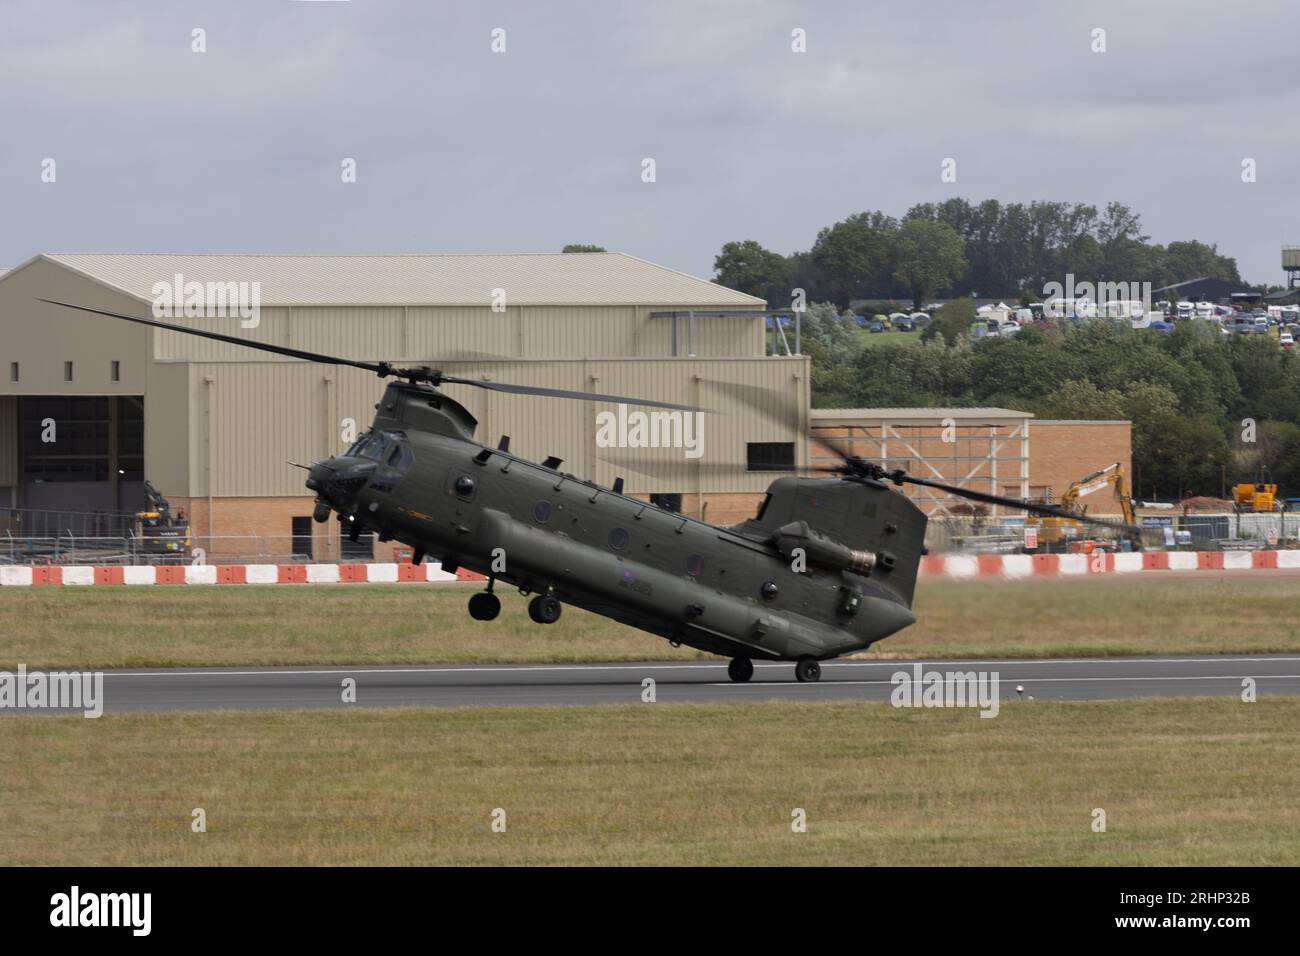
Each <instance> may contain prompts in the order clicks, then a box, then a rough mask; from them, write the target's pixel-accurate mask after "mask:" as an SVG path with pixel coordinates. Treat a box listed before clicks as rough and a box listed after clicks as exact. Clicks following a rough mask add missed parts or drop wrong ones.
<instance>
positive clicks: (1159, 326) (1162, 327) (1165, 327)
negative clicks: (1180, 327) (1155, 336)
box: [1147, 319, 1174, 332]
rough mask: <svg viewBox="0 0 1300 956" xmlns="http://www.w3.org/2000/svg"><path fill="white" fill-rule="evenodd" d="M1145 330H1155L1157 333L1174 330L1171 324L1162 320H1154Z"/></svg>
mask: <svg viewBox="0 0 1300 956" xmlns="http://www.w3.org/2000/svg"><path fill="white" fill-rule="evenodd" d="M1147 328H1148V329H1155V330H1156V331H1157V332H1172V331H1173V330H1174V326H1173V323H1172V322H1166V321H1164V320H1163V319H1156V320H1155V321H1154V322H1152V323H1151V324H1150V325H1148V326H1147Z"/></svg>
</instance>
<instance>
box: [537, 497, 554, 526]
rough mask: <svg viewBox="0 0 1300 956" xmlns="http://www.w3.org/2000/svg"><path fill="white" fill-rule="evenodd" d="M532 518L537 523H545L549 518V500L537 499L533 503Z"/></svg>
mask: <svg viewBox="0 0 1300 956" xmlns="http://www.w3.org/2000/svg"><path fill="white" fill-rule="evenodd" d="M533 519H534V520H535V521H536V522H537V523H538V524H546V522H548V521H550V520H551V503H550V502H549V501H539V502H537V504H535V505H533Z"/></svg>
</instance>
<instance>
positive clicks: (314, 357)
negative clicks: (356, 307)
mask: <svg viewBox="0 0 1300 956" xmlns="http://www.w3.org/2000/svg"><path fill="white" fill-rule="evenodd" d="M38 301H40V302H48V303H49V304H50V305H61V306H63V307H64V308H65V309H76V310H78V311H80V312H91V313H94V314H95V315H106V316H108V317H109V318H113V319H123V320H125V321H127V322H137V323H139V324H140V325H151V326H153V327H154V328H155V329H166V330H167V331H168V332H183V333H184V334H186V335H197V336H199V337H200V338H204V339H212V340H213V341H216V342H227V343H229V344H230V345H242V346H244V347H245V348H250V349H257V350H259V351H262V352H274V353H275V354H276V355H285V356H288V357H289V358H297V359H304V360H305V361H308V362H319V363H321V364H322V365H350V366H352V367H353V368H360V369H365V370H366V371H367V372H374V373H375V374H376V375H389V374H393V373H395V372H397V369H394V368H392V367H391V366H389V365H387V364H380V363H378V362H355V361H353V360H352V359H345V358H338V357H337V356H334V355H321V354H320V353H318V352H304V351H303V350H302V349H291V348H288V347H287V346H283V345H271V344H270V343H268V342H254V341H251V340H249V339H241V338H240V337H239V336H237V335H224V334H222V333H221V332H206V331H204V330H202V329H191V328H186V327H185V326H183V325H171V324H170V323H167V322H159V321H158V320H157V319H141V318H138V317H137V316H134V315H123V314H122V313H121V312H107V311H105V310H104V309H92V308H89V307H87V306H84V305H73V304H72V303H71V302H57V301H55V300H54V299H39V298H38Z"/></svg>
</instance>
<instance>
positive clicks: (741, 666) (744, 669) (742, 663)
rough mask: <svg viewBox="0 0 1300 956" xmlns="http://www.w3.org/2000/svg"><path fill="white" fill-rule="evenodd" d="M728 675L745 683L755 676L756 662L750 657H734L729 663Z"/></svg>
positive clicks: (738, 681) (737, 681)
mask: <svg viewBox="0 0 1300 956" xmlns="http://www.w3.org/2000/svg"><path fill="white" fill-rule="evenodd" d="M727 676H728V677H730V678H731V679H732V680H733V681H735V682H736V683H737V684H743V683H745V681H747V680H749V679H750V678H751V677H753V676H754V662H753V661H751V660H750V659H749V658H748V657H733V658H732V659H731V663H729V664H728V665H727Z"/></svg>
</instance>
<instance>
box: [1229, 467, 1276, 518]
mask: <svg viewBox="0 0 1300 956" xmlns="http://www.w3.org/2000/svg"><path fill="white" fill-rule="evenodd" d="M1232 502H1233V504H1234V505H1235V506H1236V509H1237V513H1238V514H1240V513H1241V512H1243V511H1247V512H1250V511H1253V512H1255V513H1257V514H1267V513H1268V512H1270V511H1281V510H1282V507H1281V504H1282V503H1281V502H1280V501H1279V500H1278V497H1277V485H1276V484H1274V482H1273V475H1272V474H1271V473H1270V472H1269V470H1268V469H1267V468H1261V469H1260V471H1259V474H1257V475H1255V481H1253V482H1249V481H1248V482H1243V483H1242V484H1239V485H1233V486H1232Z"/></svg>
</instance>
